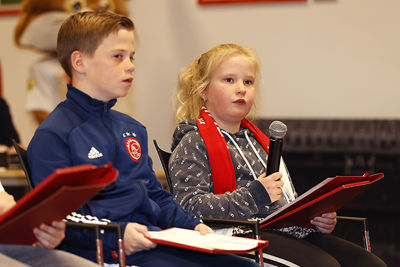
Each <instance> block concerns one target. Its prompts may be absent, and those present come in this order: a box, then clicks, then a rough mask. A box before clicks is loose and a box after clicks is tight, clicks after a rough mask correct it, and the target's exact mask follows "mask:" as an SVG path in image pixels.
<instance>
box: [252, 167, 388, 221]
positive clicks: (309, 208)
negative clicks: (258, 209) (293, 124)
mask: <svg viewBox="0 0 400 267" xmlns="http://www.w3.org/2000/svg"><path fill="white" fill-rule="evenodd" d="M383 176H384V175H383V173H378V174H374V175H371V176H370V175H369V174H368V173H366V174H365V175H364V176H336V177H333V178H327V179H325V180H324V181H322V182H321V183H319V184H318V185H316V186H314V187H313V188H311V189H310V190H308V191H307V192H305V193H304V194H302V195H301V196H299V197H298V198H296V199H295V200H294V201H293V202H291V203H289V204H286V205H285V206H283V207H282V208H280V209H278V210H277V211H275V212H274V213H272V214H271V215H269V216H267V217H266V218H264V219H262V220H261V221H260V222H259V223H260V227H261V228H281V227H288V226H293V225H298V226H303V227H307V228H310V227H312V224H311V223H310V220H311V219H312V218H314V217H316V216H320V215H321V214H323V213H327V212H333V211H337V210H338V209H340V208H341V207H343V206H344V205H345V204H346V203H347V202H349V201H350V200H352V199H353V198H354V197H356V196H357V195H358V194H359V193H361V192H362V191H364V190H365V189H366V188H367V187H369V186H370V185H371V184H372V183H374V182H375V181H377V180H380V179H381V178H382V177H383Z"/></svg>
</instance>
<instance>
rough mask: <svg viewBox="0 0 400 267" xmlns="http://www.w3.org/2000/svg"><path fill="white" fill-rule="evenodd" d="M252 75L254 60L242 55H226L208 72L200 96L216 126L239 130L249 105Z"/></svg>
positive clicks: (252, 94)
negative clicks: (207, 82)
mask: <svg viewBox="0 0 400 267" xmlns="http://www.w3.org/2000/svg"><path fill="white" fill-rule="evenodd" d="M255 79H256V73H255V67H254V64H253V63H252V62H251V61H250V59H249V58H248V57H246V56H244V55H233V56H230V57H228V58H226V59H225V60H224V61H222V63H221V64H220V65H219V66H218V67H217V68H216V69H215V71H214V73H212V75H211V79H210V84H209V85H208V87H207V88H206V89H205V90H204V91H203V92H202V93H201V97H203V99H206V107H207V109H208V111H209V112H210V113H211V114H212V115H213V117H214V119H215V120H216V122H217V123H218V125H219V127H220V128H222V129H224V130H226V131H228V132H231V133H235V132H237V131H239V129H240V122H241V120H242V119H243V118H244V117H246V115H247V114H248V113H249V111H250V109H251V107H252V105H253V101H254V91H255V89H254V82H255Z"/></svg>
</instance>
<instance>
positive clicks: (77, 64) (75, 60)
mask: <svg viewBox="0 0 400 267" xmlns="http://www.w3.org/2000/svg"><path fill="white" fill-rule="evenodd" d="M84 58H85V55H84V54H83V53H82V52H81V51H78V50H75V51H74V52H72V54H71V67H72V70H73V71H76V72H78V73H81V74H82V73H84V72H85V64H84Z"/></svg>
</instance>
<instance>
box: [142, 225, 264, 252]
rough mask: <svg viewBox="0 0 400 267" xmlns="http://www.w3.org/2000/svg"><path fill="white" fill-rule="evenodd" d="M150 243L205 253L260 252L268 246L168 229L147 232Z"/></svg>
mask: <svg viewBox="0 0 400 267" xmlns="http://www.w3.org/2000/svg"><path fill="white" fill-rule="evenodd" d="M147 238H148V239H150V240H151V241H153V242H155V243H158V244H162V245H167V246H173V247H178V248H183V249H189V250H194V251H201V252H205V253H245V252H250V251H255V250H260V249H262V248H264V247H266V246H267V245H268V241H266V240H257V239H252V238H244V237H237V236H227V235H221V234H216V233H208V234H205V235H202V234H200V232H198V231H194V230H189V229H182V228H176V227H172V228H168V229H165V230H162V231H149V237H147Z"/></svg>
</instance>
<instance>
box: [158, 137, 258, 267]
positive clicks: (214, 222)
mask: <svg viewBox="0 0 400 267" xmlns="http://www.w3.org/2000/svg"><path fill="white" fill-rule="evenodd" d="M153 143H154V146H155V148H156V150H157V153H158V156H159V157H160V161H161V164H162V166H163V169H164V172H165V177H166V179H167V182H168V187H169V191H170V192H171V193H172V192H173V186H172V182H171V177H170V176H169V169H168V162H169V158H170V156H171V153H170V152H167V151H164V150H162V149H161V148H160V147H159V146H158V144H157V141H156V140H153ZM201 219H202V220H203V222H204V223H205V224H207V225H209V226H215V227H233V226H240V227H246V228H249V229H251V231H252V233H253V237H254V238H255V239H258V240H260V239H261V237H260V234H259V233H260V227H259V224H258V221H246V220H229V219H212V218H201ZM262 255H263V253H262V250H260V251H256V252H255V260H256V262H257V263H259V264H260V265H261V266H264V260H263V256H262Z"/></svg>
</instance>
